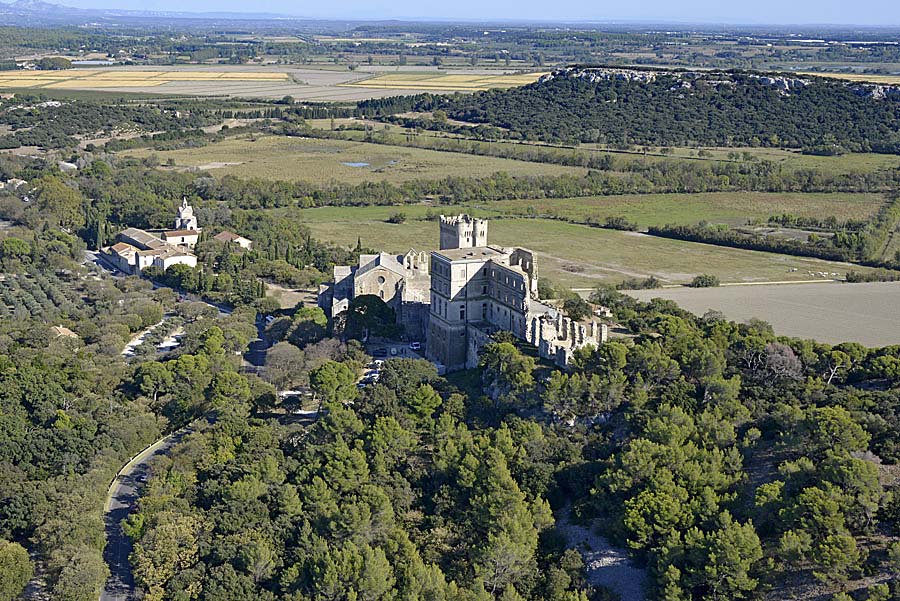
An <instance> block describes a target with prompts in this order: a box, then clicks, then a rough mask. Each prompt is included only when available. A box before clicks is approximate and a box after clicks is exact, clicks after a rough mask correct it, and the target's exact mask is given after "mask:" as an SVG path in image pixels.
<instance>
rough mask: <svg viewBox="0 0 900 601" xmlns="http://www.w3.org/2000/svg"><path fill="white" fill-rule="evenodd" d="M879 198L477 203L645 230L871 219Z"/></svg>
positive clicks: (668, 197) (646, 197) (745, 196)
mask: <svg viewBox="0 0 900 601" xmlns="http://www.w3.org/2000/svg"><path fill="white" fill-rule="evenodd" d="M884 202H885V199H884V197H883V196H882V195H880V194H837V193H835V194H818V193H812V194H800V193H765V192H711V193H707V194H643V195H632V194H629V195H623V196H591V197H586V198H559V199H543V200H504V201H499V202H491V203H489V204H483V205H475V206H477V207H479V208H484V209H489V210H490V211H491V212H493V213H500V214H506V215H528V214H529V213H532V214H538V215H542V216H559V217H561V218H565V219H575V220H578V221H586V220H587V219H589V218H593V219H594V220H595V221H603V220H604V219H605V218H606V217H614V216H622V217H625V218H627V219H628V220H630V221H634V222H636V223H637V224H638V225H639V226H640V227H641V228H646V227H648V226H651V225H665V224H667V223H676V224H694V223H698V222H700V221H704V220H705V221H710V222H713V223H728V224H730V225H743V224H745V223H746V222H747V220H748V219H763V220H765V219H768V217H769V216H771V215H780V214H782V213H791V214H794V215H800V216H803V217H830V216H834V217H837V218H838V219H839V220H842V221H844V220H847V219H867V218H869V217H872V216H873V215H875V213H876V212H877V211H878V209H879V208H880V207H881V206H882V205H883V204H884Z"/></svg>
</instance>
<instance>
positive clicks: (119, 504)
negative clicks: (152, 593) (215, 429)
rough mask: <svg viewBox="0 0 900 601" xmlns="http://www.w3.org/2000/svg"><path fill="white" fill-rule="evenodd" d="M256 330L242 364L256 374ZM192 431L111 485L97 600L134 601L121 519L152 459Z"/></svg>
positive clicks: (140, 459) (148, 452)
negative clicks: (104, 570) (104, 569)
mask: <svg viewBox="0 0 900 601" xmlns="http://www.w3.org/2000/svg"><path fill="white" fill-rule="evenodd" d="M256 329H257V334H258V338H257V339H256V340H254V341H253V342H252V343H251V344H250V348H249V349H248V350H247V352H246V353H245V354H244V362H245V366H246V367H249V368H250V370H251V371H256V372H258V371H259V370H261V369H262V367H263V366H264V365H265V361H266V352H267V350H268V340H267V339H266V337H265V321H264V320H263V319H262V317H260V318H259V319H258V320H257V322H256ZM201 419H204V418H201ZM207 419H208V418H207ZM194 423H196V422H194ZM192 431H193V425H188V426H186V427H184V428H182V429H180V430H177V431H175V432H173V433H171V434H169V435H168V436H166V437H164V438H161V439H160V440H157V441H156V442H155V443H153V444H152V445H150V446H149V447H147V448H146V449H144V450H143V451H141V452H140V453H139V454H138V455H135V457H134V458H132V460H131V461H129V462H128V463H126V464H125V466H124V467H123V468H122V469H121V470H119V473H118V474H117V475H116V478H115V479H114V480H113V481H112V483H111V484H110V486H109V493H108V494H107V498H106V506H105V507H104V508H103V522H104V526H105V530H106V548H105V549H104V550H103V560H104V561H105V562H106V565H108V566H109V572H110V576H109V579H108V580H107V581H106V586H105V587H104V589H103V592H102V593H101V594H100V601H131V600H132V599H134V575H133V574H132V573H131V563H130V562H129V560H128V558H129V556H130V555H131V551H132V548H133V544H132V541H131V539H130V538H129V537H128V536H126V535H125V533H124V532H123V531H122V520H124V519H125V518H127V517H128V514H129V513H131V510H132V508H133V507H134V506H135V504H136V503H137V500H138V499H139V498H140V491H141V486H142V484H143V482H144V481H145V480H146V477H147V476H148V475H149V463H150V461H151V460H152V459H153V458H154V457H158V456H160V455H165V454H166V453H168V452H169V451H170V450H171V449H172V448H173V447H174V446H175V445H176V444H178V443H179V442H180V441H181V439H182V438H184V437H185V436H186V435H187V434H189V433H190V432H192Z"/></svg>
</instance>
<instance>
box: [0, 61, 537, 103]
mask: <svg viewBox="0 0 900 601" xmlns="http://www.w3.org/2000/svg"><path fill="white" fill-rule="evenodd" d="M540 75H541V74H540V73H526V74H517V73H514V74H501V73H495V74H491V73H490V72H486V71H484V70H477V69H457V70H453V71H450V72H448V71H446V70H442V71H438V70H437V68H436V67H430V68H423V69H421V70H418V71H410V72H408V73H389V74H385V73H383V72H382V71H380V70H378V68H377V67H368V68H367V67H361V68H359V69H357V70H356V71H353V72H351V71H348V70H335V69H316V68H310V67H306V68H300V67H280V68H277V69H272V68H266V67H253V66H246V65H244V66H240V67H238V66H235V67H229V66H225V65H216V66H199V65H191V66H173V67H166V68H160V67H155V68H154V67H132V66H129V67H109V68H103V69H68V70H65V71H0V89H21V88H27V89H43V90H66V91H68V90H97V91H122V92H145V93H157V94H172V95H189V96H190V95H197V96H204V95H213V96H235V97H243V98H283V97H284V96H293V97H294V98H296V99H298V100H312V101H336V102H355V101H357V100H364V99H367V98H381V97H385V96H394V95H396V94H397V93H398V92H403V91H406V92H409V93H415V92H416V91H422V90H429V89H435V90H441V91H448V92H453V91H459V92H465V91H477V90H486V89H489V88H496V87H511V86H518V85H524V84H527V83H531V82H532V81H534V80H536V79H537V78H538V77H539V76H540ZM431 80H433V81H432V83H428V82H429V81H431ZM367 82H368V83H367ZM436 82H440V86H439V87H429V86H434V85H435V83H436Z"/></svg>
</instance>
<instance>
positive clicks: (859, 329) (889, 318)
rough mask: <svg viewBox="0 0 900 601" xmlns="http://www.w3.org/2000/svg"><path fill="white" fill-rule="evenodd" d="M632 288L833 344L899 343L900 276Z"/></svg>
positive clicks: (644, 295)
mask: <svg viewBox="0 0 900 601" xmlns="http://www.w3.org/2000/svg"><path fill="white" fill-rule="evenodd" d="M628 294H630V295H632V296H634V297H636V298H639V299H641V300H649V299H651V298H665V299H669V300H673V301H675V302H676V303H678V304H679V305H681V307H683V308H684V309H687V310H688V311H691V312H692V313H695V314H697V315H702V314H703V313H705V312H706V311H707V310H708V309H715V310H717V311H721V312H722V313H724V314H725V315H726V316H727V317H728V318H729V319H733V320H735V321H746V320H748V319H751V318H753V317H756V318H758V319H762V320H765V321H767V322H769V323H770V324H772V326H774V328H775V331H776V332H777V333H778V334H783V335H786V336H796V337H799V338H811V339H814V340H819V341H821V342H827V343H831V344H837V343H840V342H859V343H860V344H864V345H866V346H886V345H893V344H900V319H898V310H897V307H898V299H900V282H885V283H871V284H844V283H815V284H802V285H801V284H797V285H765V286H723V287H719V288H698V289H693V288H669V289H664V290H639V291H634V292H629V293H628Z"/></svg>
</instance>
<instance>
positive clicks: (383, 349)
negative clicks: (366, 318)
mask: <svg viewBox="0 0 900 601" xmlns="http://www.w3.org/2000/svg"><path fill="white" fill-rule="evenodd" d="M366 351H367V352H368V353H369V354H370V355H372V357H373V359H372V362H371V363H369V364H368V365H367V366H366V370H365V373H364V374H363V376H362V378H360V380H359V382H358V383H357V387H359V388H364V387H365V386H367V385H369V384H375V383H376V382H378V379H379V378H380V377H381V366H382V364H383V363H384V362H385V361H387V360H388V359H424V358H425V349H424V348H423V347H422V344H421V343H419V342H411V343H407V342H390V341H383V342H373V343H371V344H368V345H366Z"/></svg>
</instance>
